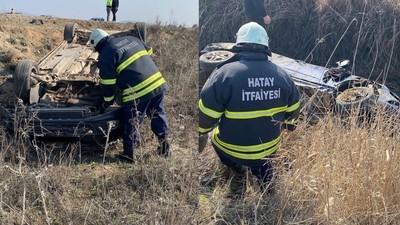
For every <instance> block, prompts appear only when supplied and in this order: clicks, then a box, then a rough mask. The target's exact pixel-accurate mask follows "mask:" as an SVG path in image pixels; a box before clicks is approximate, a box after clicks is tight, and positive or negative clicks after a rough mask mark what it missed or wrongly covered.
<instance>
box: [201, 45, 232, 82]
mask: <svg viewBox="0 0 400 225" xmlns="http://www.w3.org/2000/svg"><path fill="white" fill-rule="evenodd" d="M234 55H235V53H233V52H230V51H225V50H218V51H211V52H206V53H204V54H203V55H201V56H200V59H199V61H200V66H201V68H202V69H203V71H204V73H205V74H206V76H210V74H211V73H212V72H213V71H214V69H215V68H216V67H217V65H218V64H220V63H223V62H225V61H226V60H228V59H230V58H231V57H232V56H234Z"/></svg>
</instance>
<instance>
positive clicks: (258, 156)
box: [212, 129, 280, 160]
mask: <svg viewBox="0 0 400 225" xmlns="http://www.w3.org/2000/svg"><path fill="white" fill-rule="evenodd" d="M216 134H217V129H215V130H214V133H213V135H212V142H213V144H215V145H216V146H217V147H218V148H219V149H221V150H222V151H224V152H225V153H227V154H229V155H231V156H233V157H235V158H238V159H245V160H258V159H262V158H265V157H267V156H269V155H271V154H272V153H274V152H275V151H276V150H277V149H278V148H279V142H278V143H276V145H275V146H273V147H272V148H269V149H265V151H262V152H258V153H252V152H250V151H248V152H247V153H245V152H243V153H240V152H235V151H232V150H230V149H228V148H226V147H224V146H223V145H226V144H227V143H224V142H222V141H221V140H219V139H218V137H217V135H216ZM279 139H280V136H279ZM222 143H223V145H221V144H222ZM242 147H245V146H242Z"/></svg>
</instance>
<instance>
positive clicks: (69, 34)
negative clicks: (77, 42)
mask: <svg viewBox="0 0 400 225" xmlns="http://www.w3.org/2000/svg"><path fill="white" fill-rule="evenodd" d="M77 28H78V24H76V23H72V22H70V23H67V24H66V25H65V27H64V41H67V42H68V43H71V42H72V40H74V37H75V31H76V29H77Z"/></svg>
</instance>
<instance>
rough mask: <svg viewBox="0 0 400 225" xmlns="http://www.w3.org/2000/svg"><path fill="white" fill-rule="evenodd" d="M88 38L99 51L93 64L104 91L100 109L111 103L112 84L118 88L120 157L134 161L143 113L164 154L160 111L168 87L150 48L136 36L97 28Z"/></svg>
mask: <svg viewBox="0 0 400 225" xmlns="http://www.w3.org/2000/svg"><path fill="white" fill-rule="evenodd" d="M89 41H90V44H91V46H92V47H93V48H94V49H95V50H96V51H98V52H99V58H98V63H97V66H98V68H99V69H100V78H101V85H102V90H103V94H104V103H103V105H102V107H101V109H102V111H104V110H105V109H106V108H107V107H109V106H110V105H112V104H113V102H114V98H115V88H116V86H118V87H119V88H120V89H121V91H122V108H123V113H124V114H123V115H124V122H125V124H124V125H125V129H124V137H123V144H124V151H123V154H121V156H122V157H125V158H126V159H128V160H130V161H133V160H134V149H135V146H136V145H137V144H138V142H139V140H138V133H137V132H138V130H136V129H137V128H138V126H139V125H140V124H141V123H142V121H143V119H144V116H145V115H147V116H148V117H149V118H150V119H151V129H152V131H153V133H154V134H155V135H156V136H157V137H158V140H159V147H158V149H157V150H158V153H159V154H160V155H165V156H166V155H168V153H169V149H170V144H169V142H168V139H167V135H168V129H169V127H168V122H167V118H166V114H165V110H164V92H165V91H167V89H168V86H167V83H166V81H165V79H164V78H163V76H162V74H161V73H160V71H159V70H158V68H157V67H156V65H155V64H154V62H153V60H152V59H151V57H150V55H151V54H152V48H150V47H149V46H147V45H146V44H144V43H143V42H142V41H140V40H139V39H138V38H136V37H133V36H126V37H117V38H114V37H111V36H109V35H108V33H107V32H105V31H104V30H101V29H95V30H93V31H92V33H91V35H90V37H89Z"/></svg>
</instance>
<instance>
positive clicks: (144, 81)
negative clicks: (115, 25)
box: [96, 36, 168, 106]
mask: <svg viewBox="0 0 400 225" xmlns="http://www.w3.org/2000/svg"><path fill="white" fill-rule="evenodd" d="M96 50H97V51H99V53H100V55H99V60H98V64H97V66H98V67H99V69H100V78H101V85H102V90H103V95H104V102H105V103H106V104H107V105H111V104H112V103H113V102H114V99H115V88H116V86H118V87H119V88H120V89H121V91H122V105H123V106H124V105H132V103H133V101H135V102H136V103H137V102H138V101H146V100H149V99H151V98H153V97H154V96H157V95H159V94H161V93H163V92H164V91H166V90H167V89H168V86H167V83H166V81H165V80H164V78H163V76H162V75H161V73H160V71H159V70H158V68H157V67H156V65H155V64H154V62H153V60H152V59H151V57H150V55H151V54H152V48H150V47H149V46H147V45H145V44H143V43H142V42H141V41H140V40H139V39H137V38H135V37H133V36H126V37H118V38H112V37H107V38H106V39H105V40H102V41H101V42H99V44H98V45H97V47H96Z"/></svg>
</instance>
